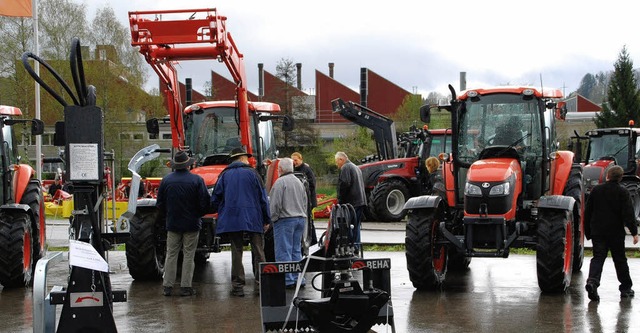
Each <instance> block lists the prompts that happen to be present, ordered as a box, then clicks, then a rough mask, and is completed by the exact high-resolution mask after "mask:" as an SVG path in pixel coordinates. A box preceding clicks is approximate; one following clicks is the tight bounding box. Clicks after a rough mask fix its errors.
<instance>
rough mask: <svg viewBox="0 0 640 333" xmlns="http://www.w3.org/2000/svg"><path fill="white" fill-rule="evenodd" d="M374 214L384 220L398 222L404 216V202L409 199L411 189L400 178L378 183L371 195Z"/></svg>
mask: <svg viewBox="0 0 640 333" xmlns="http://www.w3.org/2000/svg"><path fill="white" fill-rule="evenodd" d="M370 199H371V201H372V204H373V207H374V215H375V216H377V217H378V219H379V220H380V221H383V222H397V221H400V220H402V219H403V218H404V216H405V211H404V204H405V203H406V202H407V200H408V199H409V189H408V188H407V185H405V184H404V183H403V182H402V181H400V180H388V181H384V182H382V183H379V184H378V185H376V187H374V188H373V190H372V191H371V197H370Z"/></svg>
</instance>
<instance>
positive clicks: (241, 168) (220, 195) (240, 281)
mask: <svg viewBox="0 0 640 333" xmlns="http://www.w3.org/2000/svg"><path fill="white" fill-rule="evenodd" d="M250 157H251V154H248V153H247V152H245V151H244V149H242V148H234V149H233V150H232V151H231V154H230V155H229V160H230V161H231V164H229V165H228V166H227V167H226V168H225V169H224V170H223V171H222V173H220V176H219V177H218V182H217V183H216V187H215V188H214V189H213V194H212V196H211V207H212V209H213V211H214V212H217V213H218V221H217V223H216V233H217V234H219V235H221V236H224V235H226V236H227V237H228V238H229V240H230V242H231V285H232V289H231V295H233V296H238V297H242V296H244V285H245V276H244V267H243V265H242V247H243V245H244V235H245V234H246V235H247V236H248V238H249V242H250V243H251V253H252V258H253V266H252V267H253V272H254V275H255V289H254V292H255V293H258V292H259V280H258V279H259V275H258V264H259V263H260V262H263V261H265V258H264V238H263V236H264V230H265V229H266V228H268V226H269V223H270V220H269V219H270V213H269V201H268V199H267V192H266V190H265V188H264V184H263V182H262V178H261V177H260V175H259V174H258V171H256V169H254V168H252V167H251V166H250V165H249V158H250Z"/></svg>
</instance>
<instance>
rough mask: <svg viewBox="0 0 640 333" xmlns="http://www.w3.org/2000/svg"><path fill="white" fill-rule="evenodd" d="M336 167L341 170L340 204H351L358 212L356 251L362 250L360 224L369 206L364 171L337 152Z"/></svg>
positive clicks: (339, 179)
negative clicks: (366, 207) (365, 209)
mask: <svg viewBox="0 0 640 333" xmlns="http://www.w3.org/2000/svg"><path fill="white" fill-rule="evenodd" d="M335 160H336V165H337V166H338V169H340V174H339V175H338V191H337V192H338V203H339V204H351V205H352V206H353V208H355V210H356V218H355V220H356V221H355V230H354V239H353V242H354V243H355V247H356V251H359V250H360V245H361V240H360V223H361V221H362V215H363V214H364V208H365V206H366V205H367V197H366V194H365V192H364V181H363V180H362V171H360V168H358V167H357V166H356V165H355V164H353V163H351V161H349V157H348V156H347V154H345V153H344V152H341V151H339V152H337V153H336V156H335Z"/></svg>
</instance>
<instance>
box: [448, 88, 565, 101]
mask: <svg viewBox="0 0 640 333" xmlns="http://www.w3.org/2000/svg"><path fill="white" fill-rule="evenodd" d="M470 91H475V92H476V93H477V94H478V95H481V96H482V95H490V94H497V93H507V94H523V93H525V91H529V93H532V94H533V95H534V96H536V97H539V98H562V97H563V95H562V91H561V90H560V89H555V88H545V89H543V90H541V89H539V88H536V87H531V86H497V87H487V88H479V89H467V90H465V91H463V92H462V93H461V95H460V96H459V97H458V98H459V99H461V100H466V99H467V98H469V92H470Z"/></svg>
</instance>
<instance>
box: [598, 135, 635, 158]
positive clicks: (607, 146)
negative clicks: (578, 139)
mask: <svg viewBox="0 0 640 333" xmlns="http://www.w3.org/2000/svg"><path fill="white" fill-rule="evenodd" d="M628 147H629V135H628V134H621V135H618V134H609V135H602V136H592V137H591V138H589V163H592V162H594V161H597V160H599V159H601V158H613V159H614V160H615V161H616V163H617V164H619V165H623V166H624V165H626V164H627V160H628V159H629V158H628V157H627V156H628V154H629V149H628Z"/></svg>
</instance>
